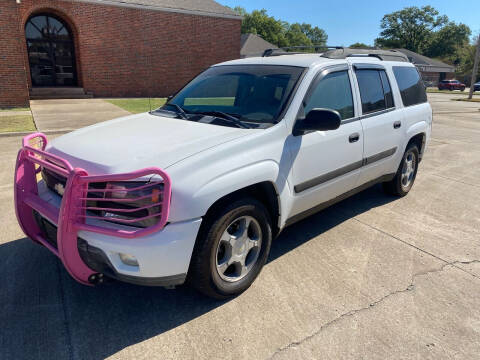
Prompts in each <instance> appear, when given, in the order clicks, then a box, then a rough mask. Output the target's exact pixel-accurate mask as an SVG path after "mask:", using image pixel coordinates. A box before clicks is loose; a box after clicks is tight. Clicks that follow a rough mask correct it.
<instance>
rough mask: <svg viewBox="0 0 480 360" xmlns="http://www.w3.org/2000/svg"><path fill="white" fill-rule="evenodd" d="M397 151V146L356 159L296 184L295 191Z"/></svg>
mask: <svg viewBox="0 0 480 360" xmlns="http://www.w3.org/2000/svg"><path fill="white" fill-rule="evenodd" d="M396 152H397V147H394V148H391V149H388V150H385V151H382V152H380V153H378V154H375V155H372V156H369V157H368V158H363V159H362V160H360V161H356V162H354V163H351V164H349V165H347V166H344V167H341V168H339V169H336V170H333V171H331V172H329V173H326V174H323V175H320V176H317V177H315V178H313V179H310V180H307V181H305V182H303V183H301V184H298V185H295V186H294V191H295V193H296V194H298V193H301V192H303V191H305V190H308V189H310V188H312V187H315V186H317V185H320V184H323V183H325V182H327V181H330V180H333V179H335V178H337V177H339V176H342V175H345V174H348V173H349V172H352V171H355V170H358V169H360V168H361V167H362V166H366V165H370V164H373V163H375V162H377V161H380V160H383V159H385V158H387V157H389V156H392V155H393V154H395V153H396Z"/></svg>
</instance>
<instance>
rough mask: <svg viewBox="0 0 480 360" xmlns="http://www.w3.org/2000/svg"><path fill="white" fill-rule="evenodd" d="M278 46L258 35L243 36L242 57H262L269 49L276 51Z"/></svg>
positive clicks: (241, 43)
mask: <svg viewBox="0 0 480 360" xmlns="http://www.w3.org/2000/svg"><path fill="white" fill-rule="evenodd" d="M277 47H278V46H277V45H273V44H271V43H269V42H268V41H266V40H263V39H262V38H261V37H260V36H258V35H256V34H242V37H241V39H240V57H242V58H245V57H254V56H262V55H263V52H264V51H265V50H267V49H276V48H277Z"/></svg>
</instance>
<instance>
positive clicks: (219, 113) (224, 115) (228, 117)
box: [194, 111, 251, 129]
mask: <svg viewBox="0 0 480 360" xmlns="http://www.w3.org/2000/svg"><path fill="white" fill-rule="evenodd" d="M194 114H200V115H212V116H215V117H218V118H220V119H223V120H229V121H231V122H232V123H234V124H235V125H237V126H238V127H241V128H243V129H251V127H250V126H249V125H247V124H245V123H243V122H241V121H240V120H239V119H238V118H236V117H235V116H233V115H230V114H227V113H224V112H223V111H197V112H195V113H194Z"/></svg>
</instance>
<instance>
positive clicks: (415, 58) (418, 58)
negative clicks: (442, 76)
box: [395, 49, 455, 72]
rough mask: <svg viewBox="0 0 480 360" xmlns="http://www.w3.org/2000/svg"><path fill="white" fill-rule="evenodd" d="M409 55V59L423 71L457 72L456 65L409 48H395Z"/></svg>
mask: <svg viewBox="0 0 480 360" xmlns="http://www.w3.org/2000/svg"><path fill="white" fill-rule="evenodd" d="M395 50H397V51H400V52H402V53H404V54H405V55H407V57H408V60H410V62H411V63H413V64H415V66H416V67H417V68H418V69H419V70H420V71H423V72H455V67H454V66H452V65H448V64H445V63H444V62H441V61H439V60H435V59H431V58H429V57H426V56H423V55H420V54H417V53H416V52H413V51H410V50H407V49H395Z"/></svg>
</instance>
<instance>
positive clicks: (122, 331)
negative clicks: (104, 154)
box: [0, 94, 480, 359]
mask: <svg viewBox="0 0 480 360" xmlns="http://www.w3.org/2000/svg"><path fill="white" fill-rule="evenodd" d="M444 96H445V95H442V94H440V95H435V94H434V95H433V96H430V100H431V102H432V104H433V106H434V109H435V119H434V127H433V139H432V142H431V144H430V148H429V149H428V152H427V154H426V156H425V158H424V161H423V162H422V164H421V167H420V170H419V173H418V177H417V181H416V184H415V186H414V188H413V190H412V192H411V193H410V194H409V195H408V196H407V197H405V198H402V199H396V198H392V197H388V196H386V195H384V194H383V192H382V191H381V188H380V187H379V186H376V187H374V188H371V189H369V190H367V191H365V192H363V193H360V194H358V195H356V196H355V197H353V198H351V199H348V200H346V201H344V202H342V203H340V204H337V205H335V206H334V207H332V208H330V209H327V210H325V211H323V212H321V213H319V214H317V215H314V216H312V217H310V218H308V219H306V220H304V221H303V222H301V223H298V224H296V225H294V226H292V227H290V228H288V229H286V230H285V232H284V233H283V234H282V235H281V236H280V238H278V239H277V240H276V241H275V242H274V244H273V245H272V251H271V256H270V259H269V262H268V264H267V265H266V267H265V269H264V270H263V271H262V273H261V274H260V276H259V278H258V279H257V281H256V282H255V283H254V285H253V286H252V287H251V288H250V289H249V290H248V291H247V292H246V293H244V294H243V295H241V296H239V297H237V298H236V299H233V300H230V301H224V302H217V301H213V300H210V299H207V298H204V297H202V296H200V295H198V294H196V293H195V292H194V291H192V290H190V289H188V288H179V289H177V290H164V289H159V288H145V287H137V286H132V285H127V284H121V283H112V284H110V285H107V286H104V287H97V288H88V287H84V286H81V285H78V284H77V283H75V282H74V281H73V280H71V279H70V278H69V276H68V275H67V273H66V271H64V269H63V268H62V266H61V265H60V264H59V261H57V259H56V258H54V256H53V255H51V254H50V253H49V252H48V251H47V250H45V249H43V248H41V247H39V246H37V245H34V244H33V243H32V242H31V241H30V240H28V239H25V238H24V236H23V234H22V232H21V231H20V229H19V227H18V225H17V223H16V220H15V215H14V210H13V206H12V174H13V163H14V158H15V153H16V151H17V148H18V145H19V143H20V139H19V138H3V139H0V141H1V145H2V152H1V154H0V165H1V166H2V169H3V171H2V172H1V173H0V200H1V201H0V221H1V224H2V231H1V233H0V259H1V262H0V264H1V265H0V269H1V274H2V276H1V277H0V324H1V325H0V326H1V330H0V358H1V359H38V358H42V359H49V358H56V359H63V358H66V359H103V358H106V357H112V358H115V359H126V358H135V359H152V358H156V359H193V358H195V359H270V358H274V359H324V358H326V359H386V358H389V359H400V358H403V359H406V358H417V359H449V358H459V359H475V358H477V359H478V356H479V354H480V296H479V294H480V261H479V260H480V185H479V182H478V179H479V178H480V144H479V140H480V111H479V110H478V109H479V108H480V104H473V105H472V104H469V103H463V102H462V103H461V102H448V104H449V105H447V103H445V104H444V99H445V98H444Z"/></svg>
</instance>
